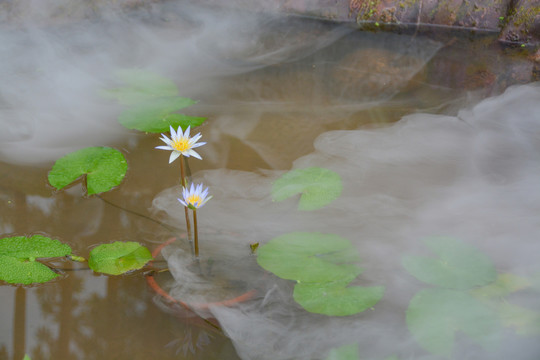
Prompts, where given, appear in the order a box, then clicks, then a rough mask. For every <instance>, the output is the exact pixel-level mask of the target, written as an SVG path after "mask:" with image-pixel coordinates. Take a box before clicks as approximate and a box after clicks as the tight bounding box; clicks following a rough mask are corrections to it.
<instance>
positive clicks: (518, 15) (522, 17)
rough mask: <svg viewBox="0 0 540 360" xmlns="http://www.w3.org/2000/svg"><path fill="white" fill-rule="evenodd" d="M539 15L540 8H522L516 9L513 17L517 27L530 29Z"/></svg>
mask: <svg viewBox="0 0 540 360" xmlns="http://www.w3.org/2000/svg"><path fill="white" fill-rule="evenodd" d="M538 14H540V6H534V7H531V8H526V7H524V6H520V7H519V8H518V9H516V12H515V14H514V16H513V20H514V24H515V25H516V26H520V27H521V26H523V27H524V28H529V27H530V26H531V25H532V24H533V22H534V18H535V17H536V16H537V15H538Z"/></svg>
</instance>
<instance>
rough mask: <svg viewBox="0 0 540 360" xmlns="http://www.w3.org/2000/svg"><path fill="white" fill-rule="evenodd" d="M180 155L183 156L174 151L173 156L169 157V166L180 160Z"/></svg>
mask: <svg viewBox="0 0 540 360" xmlns="http://www.w3.org/2000/svg"><path fill="white" fill-rule="evenodd" d="M180 155H181V154H180V153H179V152H178V151H173V152H172V153H171V156H170V157H169V164H170V163H172V162H173V161H174V160H176V159H178V157H179V156H180Z"/></svg>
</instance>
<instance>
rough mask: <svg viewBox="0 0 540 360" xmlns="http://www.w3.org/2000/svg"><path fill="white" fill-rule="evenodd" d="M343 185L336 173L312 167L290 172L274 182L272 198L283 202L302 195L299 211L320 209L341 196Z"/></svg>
mask: <svg viewBox="0 0 540 360" xmlns="http://www.w3.org/2000/svg"><path fill="white" fill-rule="evenodd" d="M342 189H343V184H342V182H341V177H340V176H339V174H337V173H336V172H334V171H332V170H329V169H324V168H320V167H310V168H305V169H296V170H292V171H289V172H288V173H286V174H284V175H283V176H282V177H280V178H279V179H277V180H276V182H274V185H273V186H272V197H273V199H274V201H283V200H285V199H288V198H289V197H291V196H293V195H296V194H302V195H301V196H300V202H299V203H298V210H316V209H320V208H322V207H324V206H326V205H328V204H330V203H331V202H332V201H334V200H335V199H337V198H338V197H339V196H340V195H341V191H342Z"/></svg>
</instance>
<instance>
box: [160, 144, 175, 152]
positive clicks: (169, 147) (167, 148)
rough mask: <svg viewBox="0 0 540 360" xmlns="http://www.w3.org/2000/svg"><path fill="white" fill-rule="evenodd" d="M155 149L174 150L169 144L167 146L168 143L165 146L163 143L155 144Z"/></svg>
mask: <svg viewBox="0 0 540 360" xmlns="http://www.w3.org/2000/svg"><path fill="white" fill-rule="evenodd" d="M156 149H160V150H169V151H171V150H174V149H173V148H172V147H171V146H169V145H167V146H165V145H163V146H156Z"/></svg>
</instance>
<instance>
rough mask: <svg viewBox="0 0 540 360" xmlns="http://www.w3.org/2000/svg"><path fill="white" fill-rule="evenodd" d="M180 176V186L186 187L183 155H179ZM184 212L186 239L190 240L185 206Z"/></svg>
mask: <svg viewBox="0 0 540 360" xmlns="http://www.w3.org/2000/svg"><path fill="white" fill-rule="evenodd" d="M180 176H181V179H180V183H181V184H182V187H183V188H187V184H186V171H185V168H184V155H180ZM184 212H185V215H186V229H187V236H188V241H191V223H190V222H189V212H188V208H187V207H184Z"/></svg>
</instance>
